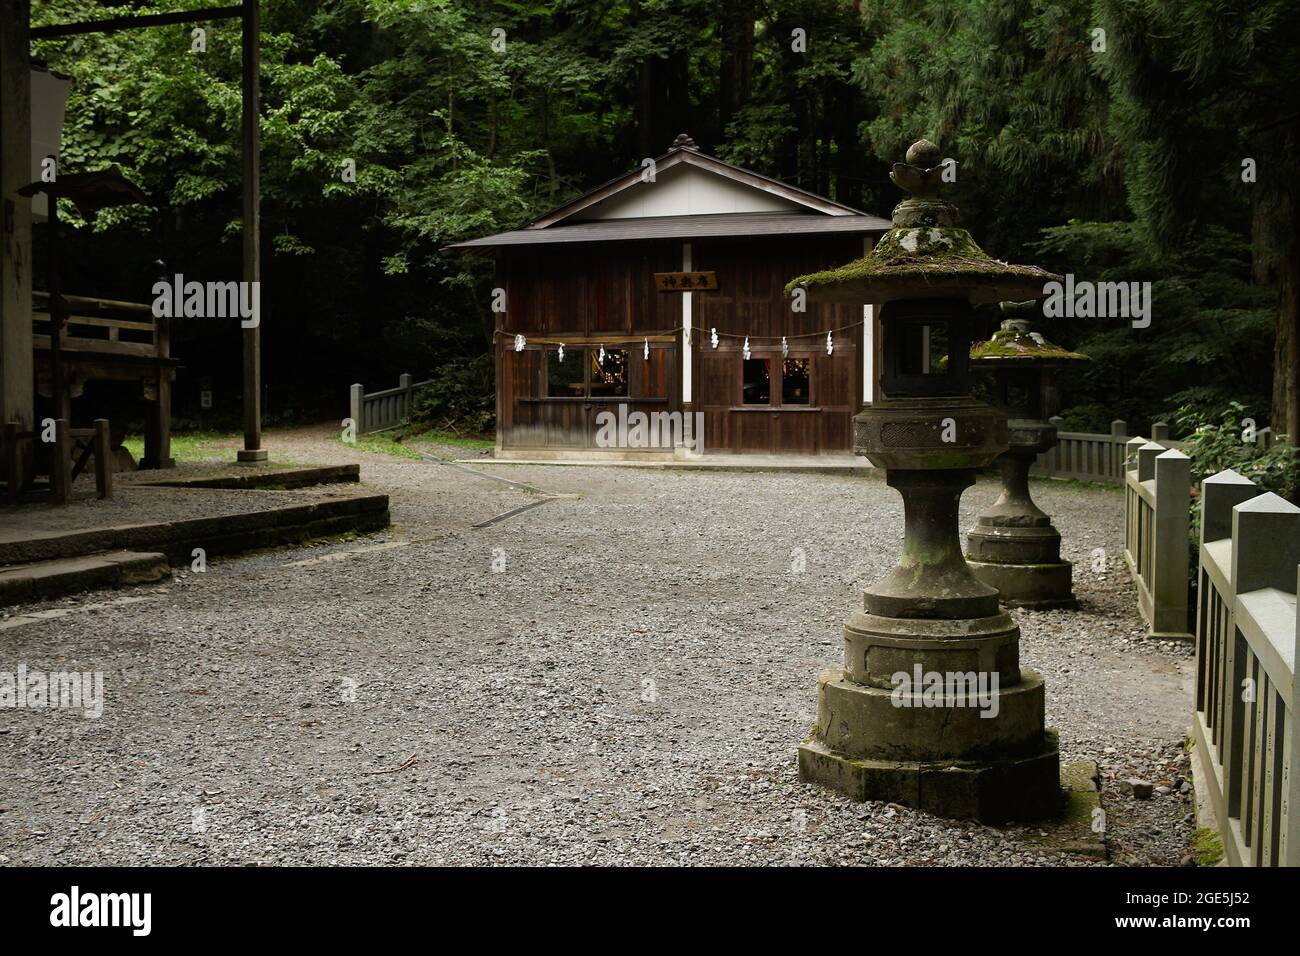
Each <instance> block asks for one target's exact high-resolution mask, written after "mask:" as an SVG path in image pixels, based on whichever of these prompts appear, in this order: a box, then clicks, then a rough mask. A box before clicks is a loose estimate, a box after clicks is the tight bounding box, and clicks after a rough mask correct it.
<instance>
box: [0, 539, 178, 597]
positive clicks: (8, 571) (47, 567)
mask: <svg viewBox="0 0 1300 956" xmlns="http://www.w3.org/2000/svg"><path fill="white" fill-rule="evenodd" d="M171 573H172V572H171V568H170V566H169V565H168V563H167V556H166V555H165V554H162V553H161V552H157V551H144V552H141V551H108V552H103V553H99V554H89V555H82V556H78V557H71V558H54V559H50V560H45V561H35V562H31V563H29V564H22V565H13V566H9V567H3V568H0V607H5V606H9V605H14V604H28V603H31V602H33V601H42V600H47V599H50V598H57V597H65V596H67V595H69V594H77V593H80V592H82V591H90V590H94V589H97V588H106V587H123V586H125V585H131V584H152V583H154V582H157V581H161V580H163V579H164V578H169V577H171Z"/></svg>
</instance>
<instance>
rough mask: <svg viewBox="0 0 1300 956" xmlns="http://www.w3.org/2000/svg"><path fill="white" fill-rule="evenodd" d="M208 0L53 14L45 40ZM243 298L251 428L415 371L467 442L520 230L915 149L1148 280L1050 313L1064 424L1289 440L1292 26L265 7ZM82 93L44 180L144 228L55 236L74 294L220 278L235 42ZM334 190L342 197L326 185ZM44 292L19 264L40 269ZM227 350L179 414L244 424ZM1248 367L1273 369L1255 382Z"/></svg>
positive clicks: (1014, 16)
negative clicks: (658, 163)
mask: <svg viewBox="0 0 1300 956" xmlns="http://www.w3.org/2000/svg"><path fill="white" fill-rule="evenodd" d="M199 6H202V4H201V3H198V2H197V0H156V2H153V3H149V4H117V5H108V4H101V3H96V2H93V0H49V2H36V3H35V4H34V6H33V22H34V23H35V24H37V25H40V24H49V23H63V22H69V21H75V20H86V19H94V18H99V17H104V16H108V15H113V14H119V13H130V12H140V11H142V10H171V9H188V8H195V7H199ZM263 9H264V14H263V16H264V19H263V31H264V35H263V37H262V50H263V57H264V62H263V70H262V95H263V117H262V130H263V133H262V136H263V152H264V155H263V173H262V188H263V205H262V215H263V226H264V238H263V250H264V260H265V261H264V265H263V292H262V314H263V316H264V317H265V318H264V321H263V324H262V328H263V338H264V349H265V355H264V376H265V381H266V383H267V398H266V403H265V404H266V409H267V417H268V420H269V421H271V422H275V421H283V420H289V419H292V420H314V419H326V418H339V417H342V415H343V414H344V413H345V408H346V405H345V396H346V387H347V385H348V384H350V383H351V382H358V381H359V382H364V383H366V384H367V385H368V386H369V387H371V388H377V387H386V386H388V385H390V384H392V383H394V382H395V380H396V378H397V375H398V373H400V372H411V373H413V374H415V376H416V377H417V379H420V378H434V379H436V380H438V381H439V382H440V383H441V387H440V388H438V389H436V390H434V391H433V392H432V393H431V394H432V395H433V399H432V404H433V406H434V407H433V408H431V409H430V410H429V413H430V414H432V415H436V416H442V417H447V416H451V417H454V418H456V419H459V420H461V421H464V422H466V423H469V424H470V426H471V427H474V428H484V427H490V414H491V408H492V402H491V394H492V382H491V375H492V363H491V361H490V359H489V355H490V351H489V349H490V341H491V339H490V330H491V312H490V307H489V306H490V285H491V282H490V262H489V261H488V260H485V259H482V258H475V257H470V256H460V255H445V254H442V253H440V252H439V249H440V248H441V247H443V246H445V245H447V244H448V243H451V242H455V241H458V240H462V239H466V238H472V237H476V236H480V235H484V234H487V233H490V232H493V231H498V230H502V229H507V228H512V227H515V226H518V225H520V224H521V223H523V222H525V221H527V220H528V219H530V218H531V217H533V216H535V215H537V214H538V213H540V212H542V211H544V210H545V209H547V208H550V207H552V206H554V205H556V204H558V203H560V202H562V201H564V200H566V199H568V198H571V197H573V196H575V195H577V194H579V193H581V192H583V191H585V190H587V189H590V188H592V187H593V186H595V185H598V184H600V183H602V182H604V181H606V180H608V179H610V178H611V177H613V176H616V175H619V174H621V173H624V172H626V171H628V170H629V169H632V168H635V167H636V166H638V165H639V163H640V161H641V159H642V158H644V157H652V156H656V155H659V154H661V153H663V152H664V151H666V150H667V148H668V147H669V144H670V143H671V142H672V140H673V137H674V136H675V135H676V134H678V133H680V132H688V133H689V134H690V135H691V136H692V137H693V138H694V139H695V140H696V142H697V143H699V144H700V146H701V147H702V149H703V150H704V152H706V153H710V154H712V155H716V156H719V157H721V158H723V159H725V160H728V161H730V162H733V163H737V164H739V165H741V166H745V167H748V168H751V169H754V170H756V171H758V172H761V173H764V174H767V175H770V176H775V177H778V178H781V179H783V180H786V181H788V182H790V183H793V184H796V185H798V186H801V187H803V188H806V189H810V190H813V191H816V192H819V193H822V194H824V195H827V196H830V197H832V198H834V199H836V200H838V201H840V202H844V203H847V204H849V205H852V206H855V207H858V208H861V209H864V210H867V211H869V212H874V213H877V214H880V215H884V216H888V215H889V211H890V209H892V207H893V205H894V204H895V203H896V202H897V201H898V199H899V198H901V194H900V193H899V192H898V190H897V189H896V188H895V187H894V186H893V185H892V184H891V183H890V182H889V179H888V169H889V164H891V163H892V162H895V161H897V160H899V159H900V158H901V157H902V154H903V152H904V150H905V149H906V147H907V145H908V144H909V143H910V142H912V141H913V140H915V139H917V138H919V137H921V136H926V137H928V138H929V139H931V140H933V141H935V142H936V143H938V144H940V147H941V149H942V151H943V153H944V155H945V156H950V157H952V158H954V159H955V160H956V161H957V164H958V165H957V170H958V174H957V181H956V187H955V195H954V199H955V201H956V202H957V203H958V204H959V206H960V207H961V209H962V212H963V216H964V219H965V224H966V225H967V226H968V227H969V228H970V229H971V230H972V232H973V234H974V235H975V237H976V238H977V240H978V241H980V242H981V243H982V244H983V246H984V248H985V249H987V250H988V251H989V252H990V253H991V254H993V255H995V256H997V257H999V258H1004V259H1010V260H1014V261H1025V262H1036V263H1038V264H1041V265H1043V266H1046V267H1050V268H1052V269H1054V270H1055V271H1058V272H1063V273H1064V272H1071V273H1073V274H1074V275H1076V276H1077V277H1079V278H1091V279H1099V280H1101V279H1122V280H1124V281H1148V280H1149V281H1151V282H1152V283H1153V288H1154V296H1155V299H1154V308H1153V321H1152V322H1151V325H1150V327H1149V328H1145V329H1135V328H1132V327H1131V326H1130V324H1129V323H1127V322H1115V321H1108V322H1106V321H1099V320H1095V319H1094V320H1085V319H1063V320H1060V322H1059V323H1058V324H1056V325H1055V326H1054V327H1053V328H1052V329H1050V330H1049V332H1048V334H1049V335H1051V336H1052V337H1053V338H1055V339H1057V340H1059V341H1061V342H1062V343H1063V344H1066V345H1069V346H1072V347H1076V348H1079V349H1081V350H1082V351H1085V352H1087V353H1088V354H1090V355H1091V356H1092V357H1093V358H1094V359H1095V361H1094V362H1093V363H1092V365H1091V366H1090V367H1089V368H1088V369H1087V370H1086V371H1083V372H1081V373H1077V374H1075V375H1074V376H1073V377H1072V378H1070V379H1069V380H1067V381H1065V382H1063V383H1062V397H1063V401H1064V405H1065V411H1064V413H1063V414H1064V415H1065V417H1066V419H1067V421H1068V422H1069V423H1070V424H1071V425H1074V426H1076V427H1093V428H1103V429H1104V428H1105V427H1106V425H1107V423H1108V422H1109V421H1110V420H1111V419H1112V418H1124V419H1127V420H1128V421H1129V422H1130V425H1131V427H1134V428H1145V427H1146V425H1147V424H1148V423H1149V422H1150V421H1152V420H1155V419H1157V418H1167V419H1169V420H1171V421H1172V420H1174V417H1175V416H1177V415H1178V414H1179V410H1180V409H1182V414H1183V416H1184V419H1185V420H1186V421H1193V420H1195V419H1196V418H1197V417H1198V416H1199V417H1203V418H1210V419H1215V418H1217V417H1218V415H1219V413H1220V412H1221V411H1222V410H1223V409H1224V408H1225V407H1227V406H1228V404H1229V403H1231V402H1236V403H1237V404H1238V406H1239V408H1238V413H1239V414H1245V415H1251V416H1253V417H1255V418H1256V419H1257V420H1258V422H1259V423H1260V424H1261V425H1263V424H1265V423H1269V422H1271V423H1273V424H1274V425H1275V426H1276V430H1278V431H1286V432H1288V433H1290V434H1295V432H1296V430H1297V427H1298V426H1300V392H1298V391H1297V387H1296V369H1297V365H1300V358H1298V357H1297V342H1298V338H1300V336H1298V332H1297V327H1298V321H1300V319H1298V315H1300V247H1298V245H1297V242H1296V231H1297V217H1298V216H1300V159H1298V158H1297V157H1298V155H1300V148H1298V147H1300V143H1298V142H1297V139H1298V138H1300V56H1297V55H1296V54H1297V52H1298V51H1300V5H1296V4H1295V3H1294V2H1293V0H1262V2H1260V0H1236V2H1224V0H1095V2H1092V0H1059V2H1046V0H1006V2H985V0H912V2H908V3H897V2H893V0H710V2H705V0H556V2H550V3H544V2H533V0H509V2H489V0H267V2H266V3H264V5H263ZM33 52H34V55H35V56H36V57H37V58H38V59H41V60H44V61H45V62H47V63H48V64H49V65H50V67H51V68H53V69H55V70H58V71H61V72H63V73H65V74H67V75H70V76H71V77H72V78H73V87H72V93H71V97H70V100H69V105H68V112H67V121H66V125H65V131H64V139H63V153H62V157H61V169H62V170H65V171H71V172H75V171H83V170H93V169H101V168H104V167H108V166H116V167H118V168H119V169H121V170H122V171H123V172H124V173H125V174H126V175H127V176H128V177H130V178H131V179H132V180H133V181H135V182H136V183H137V184H139V185H140V186H141V188H142V189H144V190H145V191H146V192H147V193H148V194H150V195H151V196H153V197H155V198H156V201H157V206H156V207H155V208H145V207H123V208H120V209H111V210H106V211H104V212H102V213H101V214H100V215H99V217H98V218H97V219H96V220H95V221H94V222H93V223H86V222H83V221H81V220H80V219H78V217H77V215H76V212H75V210H74V209H72V208H71V207H69V208H68V210H67V219H68V220H69V221H70V222H71V223H72V224H73V225H74V227H75V228H74V229H73V230H71V231H72V232H73V236H72V238H71V239H70V240H69V242H68V246H69V248H68V250H67V252H66V253H65V254H64V255H65V256H66V261H65V263H64V265H63V269H64V270H65V274H66V275H67V276H68V279H67V280H66V281H67V285H68V291H69V292H86V293H93V294H97V295H105V296H110V295H111V296H116V297H120V298H124V299H133V300H136V301H147V299H148V291H147V290H148V289H149V288H150V287H151V285H152V283H153V281H154V278H155V277H156V276H155V269H156V267H155V266H154V264H153V263H154V261H155V260H158V259H161V260H163V261H164V262H165V263H166V265H167V269H168V270H169V271H173V272H183V273H185V274H186V276H187V278H188V277H194V278H198V279H200V280H202V279H209V278H211V279H228V278H233V277H236V276H237V275H238V272H239V262H240V244H239V211H240V206H239V181H240V180H239V110H240V90H239V64H240V49H239V27H238V21H237V20H236V21H220V22H213V23H211V24H209V25H206V26H205V27H204V33H203V34H202V35H201V36H196V35H194V34H193V33H192V31H191V28H190V27H187V26H175V27H160V28H154V29H149V30H141V31H131V32H124V33H117V34H108V35H102V34H88V35H82V36H75V37H70V38H66V39H59V40H46V41H40V42H37V43H36V44H34V47H33ZM353 165H354V166H355V175H354V176H353V175H351V174H350V172H349V170H350V167H351V166H353ZM38 267H39V263H38ZM239 349H240V343H239V337H238V335H237V333H234V332H231V331H230V329H229V328H228V327H226V326H221V327H218V326H217V325H215V324H213V325H208V326H205V325H203V324H202V323H197V324H188V325H184V326H181V327H178V328H177V329H176V332H175V342H174V352H175V354H177V355H179V356H181V357H182V358H183V360H184V365H185V367H184V369H183V371H182V373H181V377H180V379H179V381H178V387H177V392H176V398H175V403H176V409H177V413H178V416H179V419H180V421H181V422H182V423H185V422H187V421H188V422H194V421H196V420H197V419H198V416H199V414H200V413H199V411H198V387H199V386H198V383H199V382H201V381H204V380H208V381H210V382H211V385H212V388H213V390H214V393H215V395H216V408H215V409H214V410H213V411H212V412H210V413H207V414H208V415H209V416H210V422H213V421H220V420H222V419H223V418H228V419H229V420H230V421H231V422H234V421H236V420H237V419H238V414H239V382H240V362H239V354H240V353H239ZM1270 369H1272V374H1271V375H1270V371H1269V370H1270Z"/></svg>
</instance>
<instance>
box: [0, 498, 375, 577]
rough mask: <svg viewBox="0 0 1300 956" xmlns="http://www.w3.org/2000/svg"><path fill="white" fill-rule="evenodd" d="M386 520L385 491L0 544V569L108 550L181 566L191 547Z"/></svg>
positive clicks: (243, 543) (274, 542)
mask: <svg viewBox="0 0 1300 956" xmlns="http://www.w3.org/2000/svg"><path fill="white" fill-rule="evenodd" d="M389 523H390V517H389V510H388V495H352V496H348V497H346V498H335V499H330V500H326V501H318V502H312V503H310V504H300V505H290V506H287V507H281V508H268V509H263V510H261V511H251V512H244V513H241V514H235V515H220V516H218V517H215V518H187V519H184V520H181V521H170V522H160V523H157V524H139V525H124V526H120V527H114V528H96V529H93V530H90V531H73V532H67V533H64V534H51V535H44V536H41V537H36V538H29V539H27V540H25V541H10V542H5V543H3V544H0V571H2V570H4V567H5V566H13V565H20V564H32V563H35V562H38V561H51V560H55V559H59V558H77V557H86V556H88V555H94V554H103V553H105V552H110V551H142V552H147V551H157V552H161V553H162V554H164V555H165V556H166V557H167V560H168V561H169V562H170V563H171V564H172V565H181V564H188V563H189V562H190V560H191V556H192V552H193V550H194V549H195V548H202V549H203V550H204V552H205V555H206V557H213V556H216V555H220V554H234V553H237V552H240V551H252V550H255V549H258V548H268V547H276V546H280V545H286V544H299V543H301V542H302V541H305V540H307V539H309V538H318V537H326V536H330V535H336V534H345V533H347V532H353V531H355V532H366V531H379V530H382V529H383V528H387V527H388V525H389Z"/></svg>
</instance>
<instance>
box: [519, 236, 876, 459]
mask: <svg viewBox="0 0 1300 956" xmlns="http://www.w3.org/2000/svg"><path fill="white" fill-rule="evenodd" d="M862 249H863V240H862V237H861V236H827V237H795V238H780V239H728V240H696V241H694V242H693V243H692V267H693V268H694V269H696V270H699V271H712V272H716V273H717V275H718V286H719V288H718V291H716V292H699V293H695V294H694V298H693V324H694V325H695V326H696V328H697V331H696V333H695V334H694V335H693V337H692V342H691V349H692V353H693V362H692V369H693V374H692V383H693V384H692V390H693V396H692V397H693V399H694V401H693V405H692V407H691V410H693V411H699V412H702V413H703V414H704V446H705V451H706V452H710V451H711V452H759V453H783V452H795V453H810V454H813V453H826V452H843V451H845V450H848V449H850V448H851V447H852V422H851V419H852V416H853V415H854V414H855V413H856V412H857V410H858V408H859V407H860V405H861V402H860V397H861V395H862V381H861V373H862V359H861V352H860V349H861V343H862V329H861V327H860V325H859V324H858V323H860V321H861V318H862V309H861V307H860V306H854V305H827V304H815V303H808V305H807V311H806V312H804V313H795V312H793V311H792V310H791V308H790V303H789V302H788V301H787V300H786V299H785V297H784V295H783V294H782V290H783V288H784V286H785V284H786V282H788V281H789V280H790V279H791V278H792V277H794V276H796V275H800V274H803V273H806V272H812V271H816V270H818V269H823V268H827V267H830V266H835V265H839V264H841V263H843V262H846V261H848V260H849V259H853V258H857V257H858V256H861V255H862ZM681 257H682V246H681V243H680V242H676V241H673V242H639V243H621V244H616V245H609V246H599V247H597V246H591V245H582V246H567V247H564V248H563V249H553V248H544V247H534V248H521V249H511V250H509V251H503V252H502V253H501V254H500V257H499V259H498V264H497V281H498V285H500V287H502V288H504V289H506V293H507V297H506V312H505V314H504V315H503V316H501V317H500V319H499V329H500V332H501V334H500V335H499V336H498V342H497V350H498V353H497V354H498V364H497V370H498V434H499V440H500V443H501V445H502V447H504V448H507V449H541V448H549V449H582V448H591V447H594V440H593V439H594V435H595V430H596V425H595V416H596V415H597V414H598V413H599V412H600V411H602V410H606V409H608V410H611V411H614V412H616V413H617V411H618V408H619V405H620V404H623V405H626V406H627V411H628V413H629V414H630V413H632V412H633V411H638V410H639V411H644V412H647V413H649V412H654V411H676V410H680V409H681V408H682V406H681V401H680V400H681V385H680V370H681V358H680V352H679V349H680V345H681V338H680V333H679V331H678V330H679V329H680V326H681V310H682V298H681V295H680V294H671V293H661V292H659V291H657V290H656V289H655V286H654V279H653V274H654V273H655V272H674V271H678V270H680V269H681V262H682V258H681ZM850 325H853V326H856V327H855V328H852V329H845V330H843V331H841V332H837V333H836V334H835V352H834V354H833V355H830V356H828V355H827V354H826V347H825V346H826V343H825V339H826V331H827V330H828V329H838V328H841V327H844V326H850ZM701 328H702V329H703V330H704V331H703V332H702V333H701V332H699V331H698V329H701ZM710 328H717V330H718V332H719V334H720V336H722V338H721V340H720V343H719V346H718V348H717V349H713V348H711V347H710V345H709V336H708V330H709V329H710ZM517 333H518V334H523V335H524V336H525V337H526V339H527V340H528V344H527V347H526V348H525V349H524V350H523V351H522V352H515V351H514V348H513V339H514V336H515V334H517ZM726 333H731V335H727V334H726ZM733 335H734V336H744V335H748V336H750V347H751V351H752V353H753V355H754V357H767V358H770V359H771V360H772V363H773V365H772V367H773V368H774V369H775V368H778V367H779V363H780V362H781V358H782V356H781V336H783V335H784V336H786V337H787V338H788V340H789V346H790V357H791V358H804V359H807V360H808V362H809V366H810V395H809V403H808V404H807V405H806V406H801V407H789V406H786V407H782V406H781V405H780V395H779V394H774V395H773V404H772V406H770V407H761V408H760V407H756V406H749V407H744V406H743V402H742V384H743V383H742V374H743V368H742V363H743V358H742V354H741V343H742V339H741V338H733V337H731V336H733ZM646 337H650V338H651V353H650V354H651V357H650V359H649V361H646V360H644V359H643V358H642V348H643V345H644V340H645V338H646ZM558 341H563V342H564V343H565V347H566V350H576V349H579V348H584V347H588V346H589V347H591V348H596V347H598V346H599V345H601V344H603V345H604V346H605V347H606V348H607V349H608V348H615V347H616V348H626V349H628V350H629V353H630V354H629V358H630V365H629V389H628V398H627V399H592V400H589V401H575V400H567V401H566V400H556V399H554V398H548V397H547V396H546V394H545V392H546V388H545V374H546V350H547V349H553V348H554V347H555V343H556V342H558Z"/></svg>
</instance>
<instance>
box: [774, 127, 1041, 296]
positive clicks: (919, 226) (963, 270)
mask: <svg viewBox="0 0 1300 956" xmlns="http://www.w3.org/2000/svg"><path fill="white" fill-rule="evenodd" d="M906 158H907V162H906V163H895V164H894V168H893V171H892V172H891V173H890V174H889V178H890V179H892V180H893V181H894V184H895V185H897V186H899V187H900V188H902V189H905V190H907V191H908V192H909V193H911V194H912V195H911V197H909V198H908V199H905V200H903V201H902V202H900V203H899V204H898V205H897V206H895V207H894V215H893V228H892V229H890V230H889V231H888V232H886V233H885V234H884V235H883V236H881V237H880V241H879V242H877V243H876V246H875V248H874V249H872V250H871V252H870V253H868V254H867V255H865V256H863V257H862V258H861V259H855V260H854V261H852V262H850V263H848V264H846V265H842V266H839V267H838V268H835V269H828V270H826V271H824V272H814V273H812V274H810V275H804V276H799V277H798V278H796V279H792V280H791V281H790V282H789V283H788V284H787V285H786V287H785V294H786V295H787V296H790V295H793V293H794V290H795V289H797V288H803V289H805V290H806V291H807V294H808V298H809V299H810V300H812V301H814V302H855V303H862V302H887V301H889V300H891V299H934V298H943V299H954V298H955V299H965V300H967V301H968V302H970V303H971V304H972V305H979V304H984V303H991V302H1002V301H1005V300H1013V301H1021V300H1026V299H1030V300H1037V299H1041V298H1042V297H1043V295H1044V293H1043V285H1044V283H1047V282H1051V281H1054V280H1059V279H1060V278H1061V277H1060V276H1058V275H1054V274H1053V273H1050V272H1048V271H1046V270H1045V269H1040V268H1039V267H1038V266H1027V265H1015V264H1012V263H1008V262H1002V261H1000V260H998V259H994V258H992V257H990V256H989V255H988V253H986V252H985V251H984V250H983V249H981V248H980V247H979V245H978V244H977V243H976V242H975V240H974V239H972V238H971V234H970V233H969V232H968V231H967V230H965V229H962V228H960V227H959V226H958V225H957V222H958V213H957V207H956V206H954V205H953V204H952V203H950V202H947V201H945V200H943V199H940V198H938V192H939V190H940V189H941V187H942V186H943V185H944V183H943V167H942V163H941V159H940V155H939V147H938V146H936V145H934V143H931V142H929V141H928V140H924V139H923V140H919V141H917V142H915V143H913V144H912V146H911V147H910V148H909V149H908V151H907V157H906Z"/></svg>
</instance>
